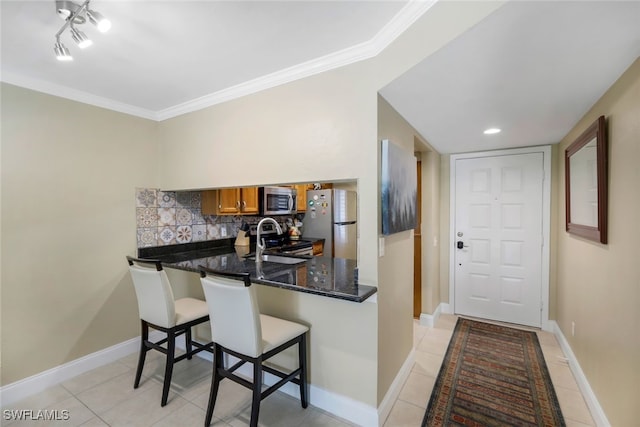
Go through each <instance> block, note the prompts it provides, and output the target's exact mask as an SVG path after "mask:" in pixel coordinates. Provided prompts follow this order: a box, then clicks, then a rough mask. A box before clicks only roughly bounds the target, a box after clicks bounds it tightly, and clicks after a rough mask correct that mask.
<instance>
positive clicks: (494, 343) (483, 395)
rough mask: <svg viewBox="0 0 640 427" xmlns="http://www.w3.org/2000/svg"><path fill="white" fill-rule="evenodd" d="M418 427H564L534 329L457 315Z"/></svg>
mask: <svg viewBox="0 0 640 427" xmlns="http://www.w3.org/2000/svg"><path fill="white" fill-rule="evenodd" d="M422 426H423V427H425V426H429V427H435V426H473V427H481V426H565V422H564V418H563V417H562V412H560V405H559V403H558V398H557V397H556V393H555V391H554V389H553V385H552V384H551V377H550V376H549V371H548V370H547V365H546V364H545V362H544V357H543V355H542V349H541V348H540V343H539V342H538V337H537V335H536V333H535V332H530V331H523V330H519V329H514V328H508V327H505V326H499V325H492V324H488V323H483V322H476V321H473V320H468V319H462V318H459V319H458V322H457V324H456V327H455V330H454V331H453V336H452V337H451V341H450V342H449V347H448V349H447V354H446V355H445V357H444V361H443V362H442V366H441V367H440V372H439V373H438V378H437V380H436V383H435V385H434V387H433V393H432V394H431V399H430V400H429V405H428V406H427V412H426V413H425V415H424V419H423V421H422Z"/></svg>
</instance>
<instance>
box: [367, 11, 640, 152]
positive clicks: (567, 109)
mask: <svg viewBox="0 0 640 427" xmlns="http://www.w3.org/2000/svg"><path fill="white" fill-rule="evenodd" d="M638 56H640V2H639V1H622V2H612V1H548V2H546V1H511V2H509V3H507V4H505V5H504V6H502V7H501V8H499V9H498V10H496V11H495V12H494V13H492V14H491V15H489V16H488V17H487V18H485V19H484V20H482V21H481V22H479V23H478V24H477V25H475V26H474V27H473V28H471V29H470V30H468V31H467V32H465V33H463V34H462V35H460V36H459V37H458V38H457V39H455V40H453V41H452V42H451V43H449V44H448V45H446V46H445V47H443V48H442V49H440V50H439V51H438V52H436V53H435V54H433V55H431V56H429V57H427V58H426V59H424V60H423V61H422V62H421V63H420V64H418V65H417V66H416V67H414V68H412V69H411V70H409V71H408V72H406V73H405V74H404V75H403V76H401V77H400V78H398V79H396V80H394V81H393V82H392V83H391V84H389V85H388V86H387V87H385V88H383V89H382V90H381V91H380V93H381V94H382V96H383V97H384V98H385V99H387V101H389V103H390V104H391V105H393V106H394V108H395V109H396V110H397V111H398V112H399V113H400V114H401V115H402V116H403V117H404V118H405V119H406V120H407V121H408V122H410V123H411V124H412V125H413V126H414V128H415V129H416V130H417V131H418V132H419V133H420V134H421V135H422V136H423V137H424V138H426V139H427V141H429V143H430V144H431V145H432V146H433V147H434V148H435V149H436V150H437V151H438V152H440V153H461V152H470V151H481V150H493V149H499V148H508V147H525V146H532V145H542V144H555V143H558V142H560V140H562V138H563V137H564V136H565V135H567V133H568V132H569V131H570V130H571V129H572V128H573V127H574V126H575V125H576V124H577V122H578V121H579V120H580V119H581V118H582V116H584V114H585V113H586V112H587V111H588V110H589V108H590V107H591V106H593V104H594V103H595V102H596V101H597V100H598V99H599V98H600V97H601V96H602V95H603V94H604V93H605V92H606V90H607V89H608V88H609V87H610V86H611V84H612V83H613V82H615V81H616V80H617V79H618V77H620V75H621V74H622V73H623V72H624V71H625V70H626V69H627V68H628V67H629V66H630V65H631V64H632V63H633V62H634V60H635V59H636V58H638ZM492 127H497V128H500V129H502V132H500V133H498V134H495V135H484V134H483V131H484V130H485V129H488V128H492Z"/></svg>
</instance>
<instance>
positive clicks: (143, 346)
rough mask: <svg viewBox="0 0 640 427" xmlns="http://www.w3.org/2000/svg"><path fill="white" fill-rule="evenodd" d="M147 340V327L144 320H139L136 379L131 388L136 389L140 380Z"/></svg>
mask: <svg viewBox="0 0 640 427" xmlns="http://www.w3.org/2000/svg"><path fill="white" fill-rule="evenodd" d="M148 339H149V325H148V324H147V322H145V321H144V320H142V319H141V320H140V355H139V356H138V368H137V369H136V379H135V381H134V382H133V388H138V386H139V385H140V378H141V377H142V369H143V368H144V360H145V358H146V356H147V351H148V350H149V348H148V347H147V344H146V342H147V340H148Z"/></svg>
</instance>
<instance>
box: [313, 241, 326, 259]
mask: <svg viewBox="0 0 640 427" xmlns="http://www.w3.org/2000/svg"><path fill="white" fill-rule="evenodd" d="M323 254H324V239H321V240H315V241H314V242H313V255H314V256H322V255H323Z"/></svg>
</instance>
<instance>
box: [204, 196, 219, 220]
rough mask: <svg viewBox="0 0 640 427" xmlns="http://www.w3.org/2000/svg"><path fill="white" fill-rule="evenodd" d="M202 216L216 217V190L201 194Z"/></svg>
mask: <svg viewBox="0 0 640 427" xmlns="http://www.w3.org/2000/svg"><path fill="white" fill-rule="evenodd" d="M201 211H202V215H218V190H204V191H203V192H202V207H201Z"/></svg>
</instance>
